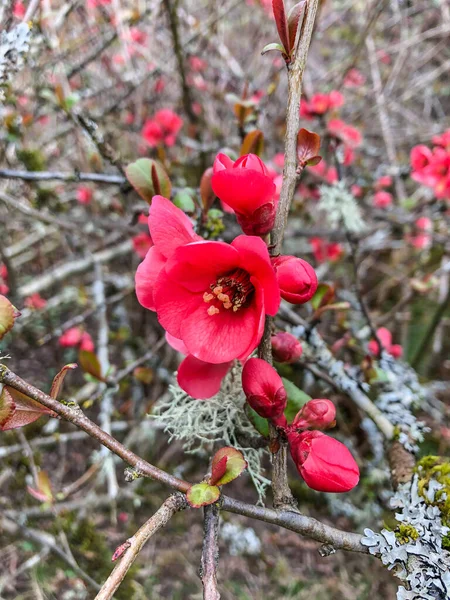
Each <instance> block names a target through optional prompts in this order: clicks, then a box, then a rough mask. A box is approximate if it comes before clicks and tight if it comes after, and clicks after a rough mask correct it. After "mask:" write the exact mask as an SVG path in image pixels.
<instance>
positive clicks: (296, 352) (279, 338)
mask: <svg viewBox="0 0 450 600" xmlns="http://www.w3.org/2000/svg"><path fill="white" fill-rule="evenodd" d="M271 341H272V355H273V358H274V360H276V361H277V362H280V363H294V362H296V361H297V360H298V359H299V358H300V356H301V355H302V352H303V348H302V345H301V344H300V342H299V341H298V339H297V338H296V337H295V336H294V335H292V333H287V332H279V333H277V334H276V335H273V336H272V340H271Z"/></svg>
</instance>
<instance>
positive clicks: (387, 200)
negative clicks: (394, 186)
mask: <svg viewBox="0 0 450 600" xmlns="http://www.w3.org/2000/svg"><path fill="white" fill-rule="evenodd" d="M393 200H394V199H393V197H392V194H390V193H389V192H385V191H384V190H380V191H379V192H377V193H376V194H375V195H374V197H373V205H374V206H375V207H376V208H387V207H388V206H391V205H392V203H393Z"/></svg>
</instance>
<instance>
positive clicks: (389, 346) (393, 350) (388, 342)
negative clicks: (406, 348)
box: [368, 327, 403, 358]
mask: <svg viewBox="0 0 450 600" xmlns="http://www.w3.org/2000/svg"><path fill="white" fill-rule="evenodd" d="M377 336H378V339H379V340H380V342H381V345H382V347H383V349H384V350H386V352H387V353H388V354H390V355H391V356H393V357H394V358H400V357H401V356H402V354H403V348H402V347H401V346H400V344H393V343H392V333H391V332H390V331H389V329H387V328H386V327H380V328H379V329H377ZM368 348H369V352H370V353H371V354H373V356H379V354H380V347H379V345H378V342H377V341H376V340H371V341H370V342H369V344H368Z"/></svg>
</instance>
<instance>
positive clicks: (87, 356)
mask: <svg viewBox="0 0 450 600" xmlns="http://www.w3.org/2000/svg"><path fill="white" fill-rule="evenodd" d="M78 362H79V363H80V366H81V368H82V369H83V371H86V373H89V375H92V376H93V377H95V378H96V379H98V380H99V381H104V377H103V376H102V367H101V365H100V361H99V360H98V358H97V356H96V354H94V353H93V352H88V351H87V350H80V352H79V354H78Z"/></svg>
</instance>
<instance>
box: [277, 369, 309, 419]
mask: <svg viewBox="0 0 450 600" xmlns="http://www.w3.org/2000/svg"><path fill="white" fill-rule="evenodd" d="M281 379H282V380H283V384H284V388H285V390H286V393H287V397H288V401H287V405H286V409H285V411H284V415H285V417H286V419H287V421H288V423H291V422H292V421H293V420H294V417H295V415H296V414H297V413H298V411H299V410H300V409H301V408H302V406H304V405H305V404H306V403H307V402H308V401H309V400H311V396H308V394H305V392H303V391H302V390H301V389H300V388H298V387H297V386H296V385H295V384H294V383H292V381H289V379H286V378H285V377H282V378H281Z"/></svg>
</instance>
